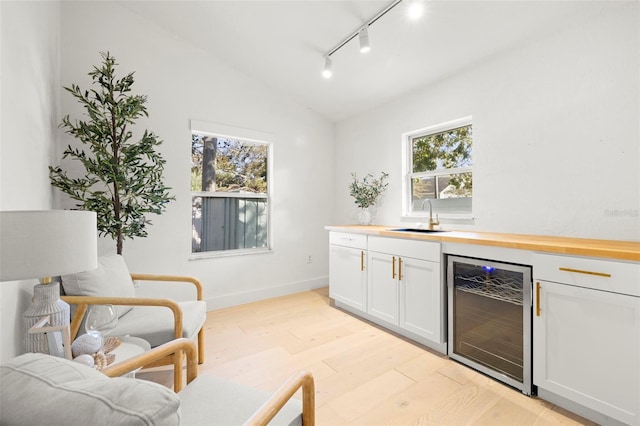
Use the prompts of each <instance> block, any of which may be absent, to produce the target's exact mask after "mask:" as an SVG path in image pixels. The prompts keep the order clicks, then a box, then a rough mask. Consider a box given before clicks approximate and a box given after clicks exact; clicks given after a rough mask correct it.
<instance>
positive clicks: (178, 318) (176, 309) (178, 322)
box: [60, 296, 182, 341]
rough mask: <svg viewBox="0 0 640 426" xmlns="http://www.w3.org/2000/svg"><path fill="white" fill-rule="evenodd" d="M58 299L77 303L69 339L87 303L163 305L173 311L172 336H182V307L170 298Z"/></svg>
mask: <svg viewBox="0 0 640 426" xmlns="http://www.w3.org/2000/svg"><path fill="white" fill-rule="evenodd" d="M60 299H62V300H64V301H65V302H67V303H69V304H70V305H78V307H77V309H76V313H75V315H74V316H73V319H72V320H71V330H70V331H71V341H73V340H74V339H75V338H76V336H77V335H78V331H79V330H80V324H82V320H83V318H84V315H85V313H86V312H87V307H88V306H89V305H125V306H164V307H167V308H169V309H171V310H172V311H173V317H174V336H175V338H176V339H179V338H181V337H182V309H181V308H180V305H178V303H177V302H176V301H174V300H171V299H153V298H142V297H105V296H100V297H98V296H60Z"/></svg>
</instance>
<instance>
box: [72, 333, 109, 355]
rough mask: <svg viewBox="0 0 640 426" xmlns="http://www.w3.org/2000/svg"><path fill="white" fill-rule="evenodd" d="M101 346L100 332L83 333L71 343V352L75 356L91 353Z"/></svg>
mask: <svg viewBox="0 0 640 426" xmlns="http://www.w3.org/2000/svg"><path fill="white" fill-rule="evenodd" d="M101 348H102V334H99V335H98V334H89V333H87V334H83V335H82V336H79V337H78V338H77V339H76V340H74V341H73V343H72V344H71V353H72V354H73V357H74V358H76V357H78V356H80V355H83V354H89V355H92V354H94V353H96V352H98V351H99V350H100V349H101Z"/></svg>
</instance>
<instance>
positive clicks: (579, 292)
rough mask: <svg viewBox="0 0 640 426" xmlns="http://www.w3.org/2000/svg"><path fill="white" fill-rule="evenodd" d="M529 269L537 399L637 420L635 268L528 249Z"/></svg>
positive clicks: (639, 333)
mask: <svg viewBox="0 0 640 426" xmlns="http://www.w3.org/2000/svg"><path fill="white" fill-rule="evenodd" d="M533 268H534V269H533V271H534V294H535V297H534V313H533V332H534V333H533V341H534V344H533V348H534V351H533V379H534V384H535V385H537V386H538V394H539V396H541V397H542V398H544V399H549V400H551V401H552V402H556V401H554V398H556V396H559V397H561V400H560V405H562V403H561V402H562V400H567V401H569V402H570V403H575V404H579V406H581V407H587V408H588V409H589V410H593V411H595V412H597V413H599V414H600V415H603V417H599V418H594V420H596V421H598V422H599V423H611V419H615V420H617V421H619V422H622V423H625V424H630V425H640V265H638V264H637V263H625V262H612V261H605V260H597V259H587V258H579V257H570V256H554V255H546V254H536V255H535V256H534V266H533ZM566 408H569V409H572V410H575V411H578V412H579V410H576V407H574V406H570V407H566ZM580 414H583V415H585V413H580ZM588 414H589V413H586V415H587V416H588Z"/></svg>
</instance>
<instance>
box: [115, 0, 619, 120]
mask: <svg viewBox="0 0 640 426" xmlns="http://www.w3.org/2000/svg"><path fill="white" fill-rule="evenodd" d="M409 1H410V0H404V1H402V2H401V3H400V4H398V5H397V6H396V7H394V8H393V9H392V10H391V11H389V12H388V13H387V14H386V15H385V16H383V17H382V18H381V19H379V20H378V21H377V22H375V23H374V24H373V25H372V26H371V27H370V29H369V38H370V41H371V48H372V49H371V51H370V52H369V53H367V54H362V53H360V52H359V48H358V40H357V38H355V39H354V40H352V41H351V42H349V43H347V44H346V45H345V46H344V47H342V48H341V49H340V50H339V51H337V52H336V53H335V54H333V55H332V59H333V71H334V73H333V74H334V75H333V77H332V78H331V79H324V78H323V77H322V76H321V70H322V66H323V63H324V60H323V56H324V55H325V54H326V53H327V52H328V51H330V50H331V49H332V48H333V47H335V46H336V45H337V44H338V43H339V42H341V41H342V40H343V39H345V38H346V37H347V36H348V35H350V34H352V33H354V32H355V31H357V30H358V29H359V28H360V27H361V26H362V25H363V24H364V23H365V22H367V21H368V20H370V19H371V18H372V17H374V16H375V15H376V14H377V13H378V12H380V11H381V10H383V9H384V8H385V7H386V6H387V5H389V4H390V3H391V1H390V0H388V1H387V0H385V1H359V0H356V1H329V0H326V1H311V0H290V1H270V0H259V1H135V2H121V4H122V5H123V6H124V7H127V8H129V9H130V10H131V11H133V12H134V13H137V14H139V15H140V16H141V18H144V19H149V20H151V21H153V22H156V23H157V24H158V25H160V26H162V27H163V28H165V29H167V30H169V31H171V32H172V33H174V34H175V35H176V36H177V37H180V38H182V39H184V40H186V41H188V42H189V43H192V44H194V45H196V46H198V47H200V48H202V49H203V50H205V51H207V52H210V54H211V55H214V56H215V57H217V58H219V59H220V60H222V61H225V62H226V63H227V64H228V65H230V66H232V67H234V68H235V69H237V70H238V71H239V72H242V73H244V74H246V75H247V76H249V77H251V78H254V79H256V80H259V81H261V82H263V83H264V84H266V85H268V86H270V87H272V88H274V89H276V90H278V91H280V92H282V93H285V94H287V95H288V96H290V97H292V98H293V99H295V100H296V101H297V102H299V103H300V104H301V105H304V106H306V107H308V108H310V109H312V110H314V111H317V112H318V113H320V114H322V115H324V116H326V117H327V118H329V119H331V120H333V121H339V120H342V119H344V118H347V117H349V116H352V115H354V114H357V113H359V112H362V111H365V110H368V109H370V108H373V107H376V106H378V105H381V104H384V103H386V102H388V101H390V100H392V99H393V98H396V97H398V96H400V95H403V94H405V93H407V92H410V91H411V90H414V89H417V88H420V87H424V86H428V85H430V84H433V83H435V82H437V81H438V80H441V79H443V78H446V77H447V76H449V75H451V74H454V73H457V72H461V71H464V70H465V69H467V68H469V67H473V66H474V65H477V64H479V63H481V62H482V61H486V60H490V59H491V58H492V57H494V56H495V55H499V54H500V53H501V52H504V51H508V50H511V49H517V48H518V46H519V45H521V44H522V43H528V42H533V41H535V40H536V38H539V37H545V36H547V35H549V34H552V33H554V32H557V31H562V30H563V28H564V27H567V26H571V25H574V24H575V22H579V21H584V19H586V18H588V17H592V16H595V15H597V14H599V13H606V10H607V8H608V7H613V6H612V3H614V2H610V1H609V2H607V1H581V0H564V1H562V0H552V1H542V0H531V1H527V0H508V1H483V0H470V1H458V0H436V1H426V0H423V4H424V6H425V12H424V14H423V16H422V18H420V19H419V20H415V21H412V20H410V19H409V18H408V16H407V6H408V3H409Z"/></svg>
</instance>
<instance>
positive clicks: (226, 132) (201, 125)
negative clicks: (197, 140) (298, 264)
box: [189, 120, 274, 260]
mask: <svg viewBox="0 0 640 426" xmlns="http://www.w3.org/2000/svg"><path fill="white" fill-rule="evenodd" d="M190 127H191V134H194V133H198V134H203V135H207V136H213V137H217V138H223V139H234V140H239V141H241V142H250V143H256V144H263V145H267V193H266V194H257V193H235V192H222V191H220V192H207V191H189V197H190V199H191V200H192V201H191V202H190V206H191V208H192V206H193V197H198V196H206V197H223V198H234V197H235V198H255V199H263V200H266V201H267V247H258V248H242V249H230V250H215V251H204V252H196V253H194V252H192V251H191V249H190V250H189V260H198V259H207V258H216V257H228V256H243V255H251V254H264V253H272V252H273V224H272V222H273V220H272V217H273V207H272V204H273V203H272V199H273V145H274V144H273V140H274V137H273V135H272V134H270V133H265V132H260V131H257V130H251V129H243V128H240V127H234V126H228V125H224V124H218V123H209V122H204V121H198V120H190ZM189 176H191V169H189ZM189 227H190V231H192V229H193V220H192V221H191V223H189ZM189 235H191V232H189ZM189 246H190V247H191V243H190V244H189Z"/></svg>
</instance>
